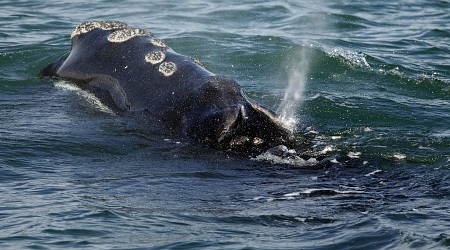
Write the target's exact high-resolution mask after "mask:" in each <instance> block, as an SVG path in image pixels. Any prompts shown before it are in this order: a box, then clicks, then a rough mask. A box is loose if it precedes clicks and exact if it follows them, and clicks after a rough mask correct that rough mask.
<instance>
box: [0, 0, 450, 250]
mask: <svg viewBox="0 0 450 250" xmlns="http://www.w3.org/2000/svg"><path fill="white" fill-rule="evenodd" d="M0 6H1V7H0V248H1V249H75V248H81V249H450V2H449V1H447V0H441V1H439V0H418V1H412V0H400V1H384V0H372V1H367V0H366V1H363V0H356V1H343V0H340V1H325V0H323V1H316V0H314V1H313V0H310V1H296V0H295V1H294V0H286V1H272V0H267V1H217V0H213V1H211V0H209V1H206V0H192V1H176V0H165V1H109V0H108V1H106V0H104V1H99V0H94V1H92V0H91V1H66V0H58V1H55V0H49V1H43V0H37V1H31V0H23V1H18V0H1V1H0ZM91 20H120V21H124V22H127V23H129V24H130V25H131V26H133V27H140V28H145V29H148V30H150V31H151V32H153V33H154V34H155V35H156V36H157V37H159V38H163V39H165V40H166V41H167V43H168V44H169V46H171V47H172V48H173V49H174V50H175V51H177V52H179V53H182V54H185V55H189V56H192V57H195V58H199V59H200V60H201V61H202V62H203V63H204V64H205V65H206V68H207V69H209V70H210V71H212V72H214V73H217V74H221V75H225V76H228V77H231V78H233V79H235V80H236V81H238V82H239V83H240V85H241V86H242V88H243V89H244V91H245V93H246V94H247V95H248V96H249V97H250V98H251V99H252V100H254V101H256V102H258V103H261V104H264V105H266V106H268V107H270V108H272V109H273V110H277V109H278V110H279V112H280V113H282V112H286V116H287V117H288V118H290V119H291V120H292V119H295V121H296V126H297V128H298V132H297V134H298V136H299V138H304V141H302V145H303V146H302V147H300V148H296V149H295V150H296V153H294V154H292V152H293V151H292V150H291V155H289V156H284V157H278V156H277V155H274V154H270V153H266V154H262V155H259V156H257V157H251V156H247V155H242V154H234V153H230V152H222V151H217V150H214V149H211V148H209V147H207V146H202V145H198V144H196V143H193V142H190V141H186V140H184V139H182V138H173V137H167V136H163V135H157V134H151V133H148V132H146V131H145V129H142V128H141V127H140V126H139V124H130V123H129V122H128V121H126V119H124V118H123V117H120V116H117V115H115V114H112V113H111V112H108V110H105V108H104V107H103V106H102V105H101V104H100V103H98V101H97V100H95V99H93V98H92V97H91V96H89V95H88V94H87V93H85V92H83V91H80V90H78V89H76V88H75V87H74V86H73V85H71V84H70V83H68V82H63V81H52V80H49V79H39V78H38V77H37V74H38V72H39V70H40V69H42V68H43V67H44V66H46V65H47V64H48V63H50V62H52V61H53V60H55V59H56V58H58V57H60V56H61V55H63V54H64V53H66V52H68V51H69V50H70V33H71V32H72V30H73V29H74V28H75V27H76V26H77V25H78V24H79V23H81V22H83V21H91ZM286 90H288V92H287V94H286V93H285V92H286ZM285 96H286V97H285ZM280 106H283V107H284V106H288V107H289V108H286V109H283V108H280V109H279V107H280Z"/></svg>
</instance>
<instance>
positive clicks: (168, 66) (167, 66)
mask: <svg viewBox="0 0 450 250" xmlns="http://www.w3.org/2000/svg"><path fill="white" fill-rule="evenodd" d="M175 71H177V65H176V64H175V63H173V62H163V63H161V64H160V65H159V72H161V73H163V74H164V75H165V76H171V75H172V74H173V73H175Z"/></svg>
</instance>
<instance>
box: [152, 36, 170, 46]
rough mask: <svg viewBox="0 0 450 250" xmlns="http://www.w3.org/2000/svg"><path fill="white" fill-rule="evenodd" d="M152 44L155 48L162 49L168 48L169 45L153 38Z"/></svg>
mask: <svg viewBox="0 0 450 250" xmlns="http://www.w3.org/2000/svg"><path fill="white" fill-rule="evenodd" d="M150 43H151V44H153V45H155V46H158V47H161V48H167V47H168V46H167V43H166V42H165V41H164V40H161V39H156V38H152V39H151V40H150Z"/></svg>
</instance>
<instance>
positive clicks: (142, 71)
mask: <svg viewBox="0 0 450 250" xmlns="http://www.w3.org/2000/svg"><path fill="white" fill-rule="evenodd" d="M115 30H120V29H112V30H103V29H100V28H94V29H92V30H90V31H89V32H86V33H81V34H78V35H76V36H73V37H72V49H71V51H70V53H69V54H68V55H66V56H63V57H61V58H60V59H58V60H56V61H55V62H54V63H51V64H50V65H48V66H47V67H46V68H44V69H43V70H42V71H41V73H40V76H41V77H57V78H62V79H65V80H69V81H71V82H73V83H74V84H76V85H77V86H79V87H80V88H82V89H84V90H87V91H89V92H92V93H93V94H94V95H96V96H97V97H98V98H99V99H100V100H101V101H102V103H104V104H105V105H107V106H108V107H109V108H111V109H112V110H113V111H115V112H116V113H118V114H123V115H125V114H145V116H146V117H148V119H149V120H151V121H150V124H152V125H151V126H152V128H149V130H151V131H158V132H159V133H162V134H171V135H183V136H186V137H189V138H195V139H198V140H200V141H201V142H205V143H207V144H210V145H212V146H213V147H216V148H219V149H225V150H226V149H231V150H236V151H254V150H255V149H262V150H264V149H267V148H270V147H272V146H276V145H279V144H283V143H287V142H288V141H290V140H292V131H291V130H290V129H288V128H287V126H285V124H284V123H282V122H281V121H280V119H279V118H278V117H277V115H276V114H275V113H274V112H272V111H270V110H269V109H266V108H263V107H261V106H259V105H257V104H253V103H251V102H250V101H249V100H248V99H247V98H246V97H245V95H244V94H243V92H242V91H241V88H240V86H239V85H238V83H237V82H236V81H234V80H232V79H230V78H227V77H224V76H218V75H215V74H213V73H211V72H209V71H208V70H206V69H205V68H204V67H203V66H201V65H199V64H198V63H197V62H196V61H194V60H193V59H192V58H191V57H188V56H184V55H180V54H178V53H176V52H174V51H173V50H172V49H170V48H168V47H161V46H156V45H153V44H152V43H150V39H152V36H150V35H146V36H136V37H133V38H131V39H129V40H127V41H124V42H120V43H117V42H110V41H108V36H109V35H110V34H111V33H112V32H113V31H115ZM154 51H162V52H163V53H164V54H165V59H164V61H166V62H173V63H175V64H176V71H175V72H173V74H172V75H170V76H166V75H164V74H163V73H161V72H160V71H159V64H151V63H149V62H147V61H146V60H145V56H146V55H147V54H148V53H151V52H154Z"/></svg>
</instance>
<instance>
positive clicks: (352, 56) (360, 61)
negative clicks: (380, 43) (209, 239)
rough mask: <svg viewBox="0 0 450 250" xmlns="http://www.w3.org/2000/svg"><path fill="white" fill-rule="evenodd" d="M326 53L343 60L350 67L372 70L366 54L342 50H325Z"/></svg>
mask: <svg viewBox="0 0 450 250" xmlns="http://www.w3.org/2000/svg"><path fill="white" fill-rule="evenodd" d="M325 52H326V53H327V54H329V55H330V56H331V57H334V58H338V59H341V60H342V61H343V62H345V63H347V64H349V65H350V66H354V67H361V68H371V67H370V65H369V63H368V62H367V59H366V55H365V54H364V53H357V52H353V51H349V50H344V49H342V48H333V49H325Z"/></svg>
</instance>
